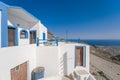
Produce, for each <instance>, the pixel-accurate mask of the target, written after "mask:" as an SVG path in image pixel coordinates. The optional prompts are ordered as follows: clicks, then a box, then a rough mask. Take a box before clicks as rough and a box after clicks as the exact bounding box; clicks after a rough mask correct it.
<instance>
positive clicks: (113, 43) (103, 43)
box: [81, 40, 120, 46]
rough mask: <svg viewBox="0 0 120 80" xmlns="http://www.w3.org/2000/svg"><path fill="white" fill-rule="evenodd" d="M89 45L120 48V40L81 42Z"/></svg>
mask: <svg viewBox="0 0 120 80" xmlns="http://www.w3.org/2000/svg"><path fill="white" fill-rule="evenodd" d="M81 42H85V43H87V44H89V45H100V46H120V40H81Z"/></svg>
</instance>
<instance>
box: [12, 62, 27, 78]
mask: <svg viewBox="0 0 120 80" xmlns="http://www.w3.org/2000/svg"><path fill="white" fill-rule="evenodd" d="M11 80H27V62H25V63H23V64H21V65H18V66H16V67H15V68H13V69H11Z"/></svg>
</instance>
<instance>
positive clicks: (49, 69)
mask: <svg viewBox="0 0 120 80" xmlns="http://www.w3.org/2000/svg"><path fill="white" fill-rule="evenodd" d="M58 64H59V63H58V47H57V46H39V47H37V66H43V67H45V77H50V76H55V75H58V72H59V68H58Z"/></svg>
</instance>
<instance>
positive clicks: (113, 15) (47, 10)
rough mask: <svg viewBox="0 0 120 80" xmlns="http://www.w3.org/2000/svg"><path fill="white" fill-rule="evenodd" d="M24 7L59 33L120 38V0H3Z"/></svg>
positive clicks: (55, 32) (93, 37)
mask: <svg viewBox="0 0 120 80" xmlns="http://www.w3.org/2000/svg"><path fill="white" fill-rule="evenodd" d="M1 1H2V2H4V3H6V4H9V5H13V6H21V7H23V8H24V9H26V10H27V11H28V12H30V13H31V14H33V15H34V16H35V17H37V18H38V19H40V20H41V22H42V23H43V24H44V25H45V26H46V27H47V28H48V30H49V31H50V32H52V33H53V34H55V35H56V36H59V37H62V38H64V37H65V34H66V31H67V32H68V38H80V39H120V0H1Z"/></svg>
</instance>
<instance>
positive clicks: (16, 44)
mask: <svg viewBox="0 0 120 80" xmlns="http://www.w3.org/2000/svg"><path fill="white" fill-rule="evenodd" d="M8 29H14V30H15V46H18V27H16V26H8ZM8 36H9V35H8ZM8 44H9V41H8ZM8 47H9V45H8Z"/></svg>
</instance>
